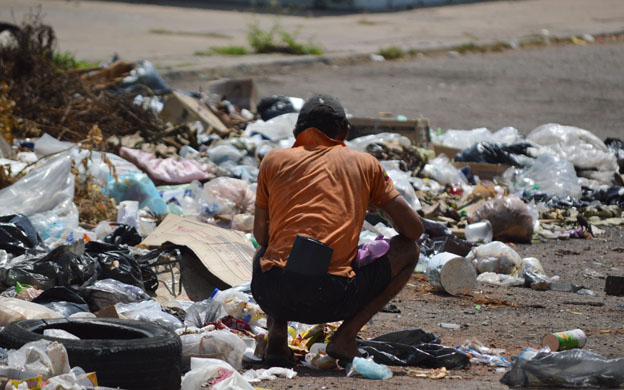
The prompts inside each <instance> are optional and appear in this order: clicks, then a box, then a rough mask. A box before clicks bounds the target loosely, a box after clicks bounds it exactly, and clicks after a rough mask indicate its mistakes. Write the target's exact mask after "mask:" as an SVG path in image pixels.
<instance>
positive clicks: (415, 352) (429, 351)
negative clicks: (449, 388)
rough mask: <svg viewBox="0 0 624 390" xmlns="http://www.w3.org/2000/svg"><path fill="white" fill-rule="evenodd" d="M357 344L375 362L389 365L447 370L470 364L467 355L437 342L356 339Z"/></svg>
mask: <svg viewBox="0 0 624 390" xmlns="http://www.w3.org/2000/svg"><path fill="white" fill-rule="evenodd" d="M357 345H358V349H361V350H364V351H365V352H366V353H367V354H368V355H369V356H372V357H373V360H374V361H375V362H376V363H379V364H386V365H389V366H416V367H425V368H441V367H446V368H447V369H449V370H452V369H458V368H464V367H468V366H470V357H468V355H466V354H465V353H463V352H461V351H458V350H456V349H455V348H451V347H445V346H443V345H439V344H432V343H420V344H414V345H408V344H402V343H398V342H391V341H378V340H357Z"/></svg>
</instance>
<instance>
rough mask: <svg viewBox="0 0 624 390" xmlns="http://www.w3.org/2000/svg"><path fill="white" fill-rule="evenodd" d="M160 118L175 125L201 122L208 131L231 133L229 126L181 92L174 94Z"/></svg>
mask: <svg viewBox="0 0 624 390" xmlns="http://www.w3.org/2000/svg"><path fill="white" fill-rule="evenodd" d="M160 117H161V118H162V119H163V120H165V121H167V122H171V123H173V124H183V123H187V122H193V121H200V122H201V123H202V125H204V127H205V128H206V129H213V130H214V131H216V132H217V133H218V134H220V135H226V134H228V133H229V129H228V128H227V126H225V125H224V124H223V122H221V120H220V119H219V118H218V117H217V116H216V115H215V114H214V113H213V112H212V111H211V110H210V108H209V107H208V106H206V105H205V104H203V103H202V102H200V101H199V100H197V99H195V98H192V97H190V96H186V95H184V94H182V93H180V92H175V91H174V92H172V94H171V96H170V97H169V98H168V99H167V101H166V102H165V106H164V107H163V109H162V111H161V112H160Z"/></svg>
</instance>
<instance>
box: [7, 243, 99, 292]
mask: <svg viewBox="0 0 624 390" xmlns="http://www.w3.org/2000/svg"><path fill="white" fill-rule="evenodd" d="M100 272H101V267H100V265H99V264H98V262H97V261H95V260H94V259H92V258H91V257H89V256H87V255H85V244H84V242H83V241H82V240H79V241H76V242H74V243H72V244H68V245H61V246H59V247H57V248H55V249H54V250H52V251H51V252H50V253H48V254H47V255H45V256H44V257H42V258H40V259H30V260H26V261H24V262H22V263H19V264H18V265H16V266H15V267H12V268H11V269H9V270H8V271H7V275H6V283H7V284H8V285H14V284H15V282H20V283H22V284H29V285H31V286H33V287H36V288H38V289H41V290H47V289H50V288H52V287H55V286H67V287H75V288H80V287H82V286H85V285H89V284H93V283H94V282H95V281H96V280H97V279H98V277H99V274H100Z"/></svg>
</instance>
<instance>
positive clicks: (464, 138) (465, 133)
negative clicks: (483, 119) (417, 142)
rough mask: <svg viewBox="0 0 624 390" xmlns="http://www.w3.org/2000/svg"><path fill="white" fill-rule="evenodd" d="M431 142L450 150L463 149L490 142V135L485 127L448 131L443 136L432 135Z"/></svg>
mask: <svg viewBox="0 0 624 390" xmlns="http://www.w3.org/2000/svg"><path fill="white" fill-rule="evenodd" d="M431 140H432V141H433V142H438V143H441V144H443V145H446V146H449V147H451V148H456V149H464V148H467V147H470V146H472V145H474V144H476V143H477V142H485V141H491V140H492V133H491V132H490V130H488V129H486V128H485V127H480V128H478V129H472V130H454V129H449V130H447V131H446V132H445V133H444V134H441V135H435V134H434V136H433V137H432V139H431ZM449 157H453V156H449Z"/></svg>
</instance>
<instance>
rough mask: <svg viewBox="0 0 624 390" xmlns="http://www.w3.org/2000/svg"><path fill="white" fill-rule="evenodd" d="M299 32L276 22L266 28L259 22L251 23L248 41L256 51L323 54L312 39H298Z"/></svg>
mask: <svg viewBox="0 0 624 390" xmlns="http://www.w3.org/2000/svg"><path fill="white" fill-rule="evenodd" d="M297 36H298V32H294V33H290V32H288V31H284V30H283V29H282V27H281V26H280V25H279V24H278V23H275V24H274V25H273V26H271V28H270V29H268V30H264V29H262V28H261V27H260V26H259V25H258V24H257V23H253V24H251V25H249V32H248V33H247V41H248V42H249V45H250V46H251V47H252V48H253V49H254V51H255V52H256V53H286V54H299V55H302V54H312V55H321V54H323V49H322V48H321V47H320V46H318V45H316V44H314V43H313V42H311V41H308V42H300V41H298V37H297Z"/></svg>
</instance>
